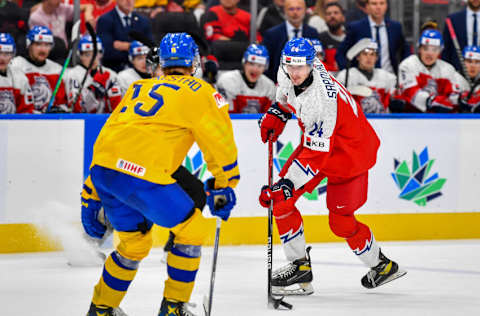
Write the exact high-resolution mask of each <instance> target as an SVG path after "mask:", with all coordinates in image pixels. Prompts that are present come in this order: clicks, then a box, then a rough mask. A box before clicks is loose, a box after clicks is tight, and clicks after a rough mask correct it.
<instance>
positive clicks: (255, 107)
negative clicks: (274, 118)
mask: <svg viewBox="0 0 480 316" xmlns="http://www.w3.org/2000/svg"><path fill="white" fill-rule="evenodd" d="M268 60H269V56H268V51H267V49H266V47H265V46H263V45H258V44H251V45H250V46H248V48H247V50H246V51H245V53H244V54H243V58H242V69H241V70H231V71H227V72H225V73H223V74H222V75H220V77H219V78H218V81H217V89H218V91H219V92H220V93H221V94H222V95H223V96H224V97H225V98H226V99H227V101H228V104H229V105H230V108H229V112H230V113H265V112H266V111H267V110H268V108H269V107H270V105H271V104H272V102H273V101H274V98H275V84H274V83H273V81H272V80H270V79H269V78H268V77H267V76H265V75H264V74H263V72H264V71H265V69H266V67H267V66H268Z"/></svg>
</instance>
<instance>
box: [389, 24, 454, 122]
mask: <svg viewBox="0 0 480 316" xmlns="http://www.w3.org/2000/svg"><path fill="white" fill-rule="evenodd" d="M442 49H443V38H442V34H440V32H439V31H437V30H432V29H429V30H425V31H423V33H422V35H421V36H420V38H419V40H418V52H417V54H415V55H411V56H409V57H407V58H406V59H405V60H403V61H402V62H401V63H400V65H399V74H398V75H399V89H400V91H399V92H400V95H401V98H402V99H403V100H405V101H406V109H405V110H406V111H413V112H433V113H449V112H454V111H456V107H457V101H458V92H459V87H458V82H456V81H457V78H458V73H457V72H456V71H455V68H454V67H453V66H452V65H450V64H449V63H447V62H445V61H443V60H441V59H440V53H441V52H442Z"/></svg>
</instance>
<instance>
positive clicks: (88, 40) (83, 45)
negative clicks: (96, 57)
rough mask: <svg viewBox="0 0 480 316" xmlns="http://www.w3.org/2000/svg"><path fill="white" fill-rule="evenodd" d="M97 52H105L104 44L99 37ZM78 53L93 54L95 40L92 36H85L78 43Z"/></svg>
mask: <svg viewBox="0 0 480 316" xmlns="http://www.w3.org/2000/svg"><path fill="white" fill-rule="evenodd" d="M97 51H98V52H99V53H101V52H103V44H102V40H101V39H100V37H98V36H97ZM78 52H79V53H84V52H93V39H92V37H91V36H90V35H83V36H82V37H80V40H79V41H78Z"/></svg>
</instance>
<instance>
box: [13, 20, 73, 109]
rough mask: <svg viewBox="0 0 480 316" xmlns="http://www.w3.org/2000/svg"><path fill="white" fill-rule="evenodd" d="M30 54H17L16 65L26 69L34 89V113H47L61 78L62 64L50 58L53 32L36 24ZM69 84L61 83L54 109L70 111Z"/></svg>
mask: <svg viewBox="0 0 480 316" xmlns="http://www.w3.org/2000/svg"><path fill="white" fill-rule="evenodd" d="M26 42H27V53H28V55H27V56H26V57H23V56H17V57H15V58H14V59H13V60H12V66H13V67H15V68H18V69H19V70H20V71H22V72H23V73H24V74H25V75H26V76H27V78H28V81H29V83H30V86H31V87H32V92H33V104H34V107H35V109H34V113H45V112H46V111H47V108H48V104H49V102H50V98H51V97H52V94H53V90H54V89H55V85H56V84H57V81H58V80H59V77H60V72H61V70H62V66H60V65H59V64H57V63H56V62H53V61H51V60H50V59H48V56H49V54H50V51H51V50H52V46H53V34H52V31H50V29H49V28H48V27H45V26H34V27H33V28H32V29H31V30H30V31H29V32H28V33H27V39H26ZM67 104H68V101H67V96H66V94H65V84H64V82H63V80H62V81H61V82H60V86H59V89H58V91H57V94H56V96H55V100H54V103H53V107H52V108H51V109H50V111H51V112H68V110H69V109H68V106H67Z"/></svg>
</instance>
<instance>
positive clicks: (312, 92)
mask: <svg viewBox="0 0 480 316" xmlns="http://www.w3.org/2000/svg"><path fill="white" fill-rule="evenodd" d="M280 76H283V77H280ZM278 82H279V86H278V87H277V102H279V103H280V104H281V105H282V106H283V107H288V109H290V111H291V112H293V113H295V114H296V116H297V118H298V124H299V125H300V128H301V129H302V131H303V135H302V141H301V143H300V144H299V146H298V148H297V149H296V150H295V152H294V153H293V154H292V155H291V156H290V158H289V160H288V162H287V163H286V164H285V165H284V167H283V169H282V172H281V173H280V175H279V176H280V177H284V176H285V177H287V178H288V179H290V180H291V181H292V182H293V183H294V186H295V188H299V187H301V186H303V185H305V184H306V183H308V182H309V181H310V180H312V178H313V177H315V176H317V175H318V176H321V175H323V176H329V177H330V176H333V177H341V178H352V177H355V176H357V175H359V174H362V173H363V172H365V171H366V170H368V169H370V168H371V167H372V166H373V165H374V164H375V161H376V154H377V149H378V147H379V144H380V142H379V139H378V137H377V135H376V133H375V131H374V130H373V128H372V127H371V126H370V124H369V123H368V121H367V119H366V118H365V115H364V114H363V111H362V109H361V108H360V106H359V105H358V104H357V102H356V101H355V100H354V99H353V97H352V96H351V95H350V93H348V91H347V90H346V89H345V87H343V86H342V85H341V84H340V83H339V82H337V81H336V80H335V78H334V77H333V76H331V75H330V74H329V73H328V71H327V70H326V68H325V66H324V65H323V64H321V63H320V64H316V65H315V67H314V70H313V82H312V84H311V85H310V86H308V87H307V88H306V89H305V91H303V92H302V93H301V94H299V95H298V96H297V95H296V94H295V89H294V86H293V84H292V83H291V81H290V80H289V79H288V78H287V77H286V75H285V74H284V73H282V74H280V73H279V78H278ZM293 161H295V162H296V163H295V164H292V162H293ZM311 189H313V188H309V189H308V190H310V191H311ZM308 190H307V191H308Z"/></svg>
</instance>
